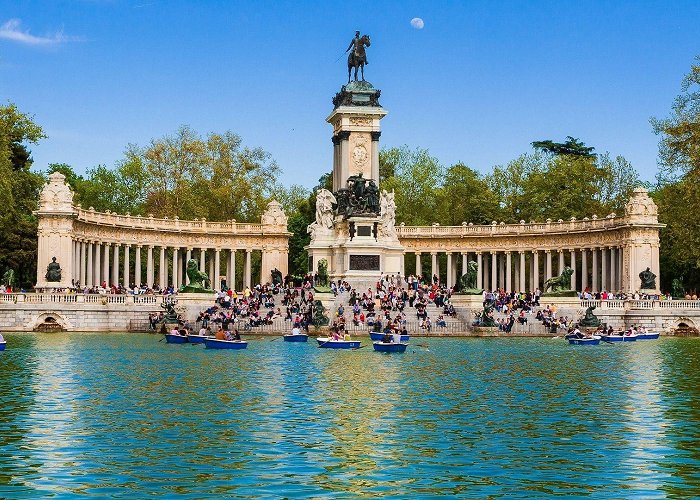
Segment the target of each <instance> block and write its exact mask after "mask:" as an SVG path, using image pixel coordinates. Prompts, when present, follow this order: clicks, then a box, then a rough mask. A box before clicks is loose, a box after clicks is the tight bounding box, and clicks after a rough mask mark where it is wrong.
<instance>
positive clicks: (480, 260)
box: [476, 252, 484, 289]
mask: <svg viewBox="0 0 700 500" xmlns="http://www.w3.org/2000/svg"><path fill="white" fill-rule="evenodd" d="M483 262H484V259H483V255H481V252H476V267H477V273H476V287H477V288H479V289H481V288H484V282H483V280H482V276H483V272H484V267H483Z"/></svg>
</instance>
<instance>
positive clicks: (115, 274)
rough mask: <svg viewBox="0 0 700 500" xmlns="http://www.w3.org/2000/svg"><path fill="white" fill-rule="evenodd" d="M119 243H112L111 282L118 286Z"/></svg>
mask: <svg viewBox="0 0 700 500" xmlns="http://www.w3.org/2000/svg"><path fill="white" fill-rule="evenodd" d="M120 246H121V245H119V243H115V244H114V252H113V255H112V257H113V262H112V284H113V285H114V286H119V247H120Z"/></svg>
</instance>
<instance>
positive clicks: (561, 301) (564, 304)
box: [540, 296, 581, 315]
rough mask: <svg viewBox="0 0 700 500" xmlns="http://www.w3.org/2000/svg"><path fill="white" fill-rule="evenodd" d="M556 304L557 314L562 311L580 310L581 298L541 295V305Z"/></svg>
mask: <svg viewBox="0 0 700 500" xmlns="http://www.w3.org/2000/svg"><path fill="white" fill-rule="evenodd" d="M548 305H550V306H554V307H556V309H557V315H559V313H560V312H561V311H580V310H581V299H579V298H578V297H546V296H545V297H540V307H543V308H545V307H547V306H548Z"/></svg>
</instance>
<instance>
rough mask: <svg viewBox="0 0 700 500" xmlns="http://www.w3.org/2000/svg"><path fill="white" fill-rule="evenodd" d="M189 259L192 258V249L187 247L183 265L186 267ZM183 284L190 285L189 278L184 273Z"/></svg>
mask: <svg viewBox="0 0 700 500" xmlns="http://www.w3.org/2000/svg"><path fill="white" fill-rule="evenodd" d="M191 258H192V248H190V247H187V255H186V257H185V265H187V263H188V262H189V261H190V259H191ZM185 284H186V285H189V284H190V277H189V276H187V273H185Z"/></svg>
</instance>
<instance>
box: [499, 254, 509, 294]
mask: <svg viewBox="0 0 700 500" xmlns="http://www.w3.org/2000/svg"><path fill="white" fill-rule="evenodd" d="M498 286H499V288H503V289H504V290H506V291H507V287H506V256H505V254H504V253H499V254H498Z"/></svg>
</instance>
